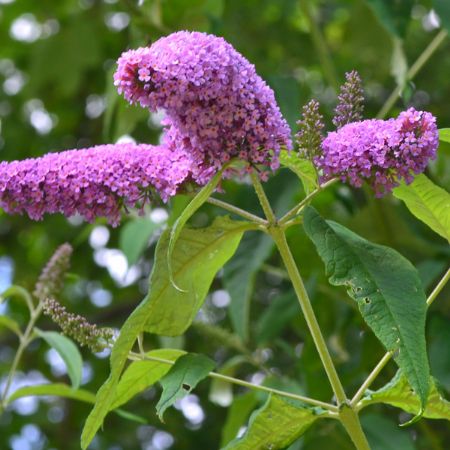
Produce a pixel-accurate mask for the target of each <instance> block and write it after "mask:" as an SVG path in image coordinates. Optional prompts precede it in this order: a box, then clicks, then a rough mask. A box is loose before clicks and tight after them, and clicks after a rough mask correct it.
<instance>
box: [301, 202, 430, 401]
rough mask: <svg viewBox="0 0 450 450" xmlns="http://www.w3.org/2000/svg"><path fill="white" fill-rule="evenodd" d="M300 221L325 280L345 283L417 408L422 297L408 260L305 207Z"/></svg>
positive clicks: (423, 370)
mask: <svg viewBox="0 0 450 450" xmlns="http://www.w3.org/2000/svg"><path fill="white" fill-rule="evenodd" d="M304 227H305V231H306V233H307V235H308V236H309V237H310V239H311V240H312V241H313V242H314V244H315V246H316V247H317V250H318V252H319V255H320V257H321V258H322V260H323V261H324V263H325V266H326V272H327V275H328V276H329V281H330V283H331V284H333V285H335V286H340V285H345V286H347V287H348V291H347V292H348V294H349V295H350V297H351V298H353V299H354V300H355V301H356V302H357V304H358V308H359V310H360V312H361V314H362V316H363V318H364V320H365V321H366V323H367V324H368V325H369V327H370V328H371V329H372V330H373V332H374V333H375V335H376V336H377V338H378V339H379V340H380V341H381V342H382V343H383V345H384V346H385V347H386V348H387V350H389V351H394V352H395V355H394V359H395V361H396V362H397V364H398V365H399V367H400V368H401V369H402V370H403V373H404V374H405V376H406V377H407V379H408V381H409V383H410V384H411V386H412V387H413V389H414V390H415V391H416V392H417V395H418V396H419V398H420V401H421V405H422V408H423V407H424V406H425V403H426V401H427V398H428V392H429V388H430V385H429V373H430V371H429V365H428V358H427V352H426V345H425V315H426V297H425V293H424V292H423V288H422V285H421V282H420V278H419V275H418V273H417V270H416V269H415V268H414V266H413V265H412V264H411V263H410V262H409V261H408V260H407V259H405V258H404V257H403V256H401V255H400V254H399V253H397V252H396V251H395V250H393V249H391V248H389V247H385V246H382V245H377V244H373V243H371V242H369V241H367V240H365V239H363V238H361V237H360V236H358V235H357V234H355V233H353V232H352V231H350V230H348V229H347V228H345V227H343V226H342V225H339V224H337V223H335V222H332V221H325V220H324V219H323V218H322V217H321V216H320V215H319V214H318V213H317V211H316V210H315V209H314V208H312V207H308V208H306V210H305V214H304Z"/></svg>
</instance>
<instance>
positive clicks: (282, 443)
mask: <svg viewBox="0 0 450 450" xmlns="http://www.w3.org/2000/svg"><path fill="white" fill-rule="evenodd" d="M320 417H321V411H320V410H319V409H317V408H311V407H308V406H299V405H297V404H296V403H294V402H291V401H287V400H284V399H282V398H281V397H279V396H277V395H270V396H269V398H268V399H267V402H266V403H265V404H264V406H263V407H262V408H260V409H258V410H257V411H255V412H254V413H253V414H252V416H251V418H250V422H249V424H248V429H247V431H246V432H245V434H244V435H243V436H242V437H241V438H237V439H234V440H233V441H231V442H230V443H229V444H228V445H227V446H226V447H225V450H263V449H268V448H270V449H271V450H277V449H282V448H285V447H287V446H288V445H290V444H292V443H293V442H294V441H295V440H296V439H298V438H299V437H300V436H301V435H302V434H303V433H304V432H305V431H306V430H307V429H308V428H309V427H310V426H311V425H312V424H313V423H314V422H315V421H316V420H317V419H319V418H320ZM324 417H325V416H324Z"/></svg>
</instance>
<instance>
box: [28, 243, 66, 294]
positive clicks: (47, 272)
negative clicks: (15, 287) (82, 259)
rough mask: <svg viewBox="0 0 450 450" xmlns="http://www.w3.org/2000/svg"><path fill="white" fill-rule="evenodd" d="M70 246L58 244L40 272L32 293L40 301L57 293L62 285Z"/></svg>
mask: <svg viewBox="0 0 450 450" xmlns="http://www.w3.org/2000/svg"><path fill="white" fill-rule="evenodd" d="M71 256H72V247H71V246H70V245H69V244H67V243H66V244H63V245H61V246H59V247H58V248H57V249H56V251H55V253H54V254H53V256H52V257H51V258H50V260H49V262H48V263H47V265H46V266H45V267H44V269H43V270H42V272H41V275H40V276H39V279H38V281H37V283H36V286H35V288H34V292H33V295H34V296H35V297H36V298H37V299H39V300H40V301H44V300H46V299H47V298H49V297H53V296H55V295H58V294H59V293H60V292H61V290H62V288H63V285H64V275H65V274H66V272H67V270H68V269H69V265H70V257H71Z"/></svg>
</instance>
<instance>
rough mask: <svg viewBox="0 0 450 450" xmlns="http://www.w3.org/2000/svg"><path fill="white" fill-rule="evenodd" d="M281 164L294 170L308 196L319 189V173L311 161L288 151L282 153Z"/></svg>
mask: <svg viewBox="0 0 450 450" xmlns="http://www.w3.org/2000/svg"><path fill="white" fill-rule="evenodd" d="M280 163H281V165H282V166H284V167H287V168H288V169H290V170H292V172H294V173H295V174H296V175H297V176H298V177H299V178H300V180H301V182H302V184H303V188H304V189H305V193H306V195H308V194H310V193H311V192H312V191H313V190H314V189H316V188H317V187H318V185H319V183H318V181H317V171H316V169H315V168H314V165H313V163H312V162H311V161H310V160H309V159H306V158H302V157H300V156H299V154H298V153H296V152H294V151H291V152H288V151H287V150H282V151H281V153H280Z"/></svg>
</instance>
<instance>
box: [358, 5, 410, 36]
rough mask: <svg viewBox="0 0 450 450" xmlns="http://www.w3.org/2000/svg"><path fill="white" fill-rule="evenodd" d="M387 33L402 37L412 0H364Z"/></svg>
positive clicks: (408, 18)
mask: <svg viewBox="0 0 450 450" xmlns="http://www.w3.org/2000/svg"><path fill="white" fill-rule="evenodd" d="M366 1H367V3H368V4H369V5H370V7H371V8H372V10H373V11H374V13H375V15H376V16H377V17H378V20H379V21H380V22H381V23H382V24H383V26H384V27H385V28H386V30H388V31H389V33H391V34H393V35H394V36H397V37H401V38H402V37H404V36H405V33H406V29H407V27H408V24H409V21H410V20H411V10H412V7H413V6H414V0H366Z"/></svg>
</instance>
